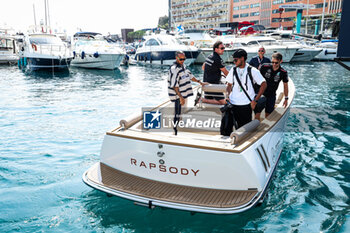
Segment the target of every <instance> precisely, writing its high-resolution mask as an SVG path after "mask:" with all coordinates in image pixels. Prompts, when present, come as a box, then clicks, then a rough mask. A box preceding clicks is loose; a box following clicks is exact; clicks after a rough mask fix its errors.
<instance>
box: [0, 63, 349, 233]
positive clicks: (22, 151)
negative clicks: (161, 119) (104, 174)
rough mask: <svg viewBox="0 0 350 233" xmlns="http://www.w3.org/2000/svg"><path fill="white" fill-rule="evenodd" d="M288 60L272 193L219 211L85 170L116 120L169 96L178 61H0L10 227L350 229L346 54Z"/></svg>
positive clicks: (4, 227) (1, 209) (1, 217)
mask: <svg viewBox="0 0 350 233" xmlns="http://www.w3.org/2000/svg"><path fill="white" fill-rule="evenodd" d="M283 67H284V68H286V69H287V70H288V72H289V76H290V77H291V78H293V81H294V83H295V86H296V90H297V92H296V97H295V100H294V103H293V105H292V109H291V114H290V117H289V121H288V125H287V129H286V134H285V139H284V148H283V152H282V155H281V160H280V163H279V165H278V167H277V170H276V175H275V178H274V180H273V181H272V184H271V186H270V189H269V195H268V196H267V198H266V199H265V202H264V203H263V204H262V205H260V206H258V207H256V208H253V209H251V210H249V211H247V212H244V213H241V214H236V215H210V214H200V213H196V214H191V213H189V212H185V211H178V210H172V209H163V208H155V209H147V208H145V207H141V206H136V205H134V204H133V203H132V202H131V201H128V200H124V199H121V198H118V197H107V195H106V194H104V193H102V192H100V191H97V190H94V189H92V188H90V187H88V186H87V185H85V184H84V183H83V182H82V179H81V177H82V174H83V172H84V171H85V170H87V169H88V168H89V167H90V166H92V165H93V164H94V163H96V162H97V161H98V160H99V152H100V148H101V145H102V140H103V136H104V134H105V132H106V131H107V130H110V129H113V128H115V127H117V126H118V125H119V121H120V120H121V119H123V118H125V117H127V116H129V115H131V114H134V113H135V112H140V111H141V110H140V109H141V107H150V106H156V105H158V104H159V103H160V102H162V101H164V100H167V86H166V85H167V81H166V79H167V72H168V68H167V67H157V66H130V67H121V68H119V69H116V70H114V71H102V70H86V69H78V68H71V69H70V71H69V72H68V71H67V72H63V73H62V72H60V73H52V72H39V73H25V72H22V71H21V70H19V69H18V68H17V67H16V66H11V67H10V66H0V129H1V130H0V232H152V233H153V232H350V220H349V217H350V198H349V196H350V135H349V132H350V104H349V103H350V73H349V71H347V70H346V69H344V68H343V67H341V66H340V65H338V64H336V63H335V62H310V63H294V64H293V63H291V64H284V65H283ZM190 69H191V71H192V72H193V73H194V74H195V76H196V77H199V78H201V77H202V75H203V73H202V70H201V67H200V66H191V67H190ZM218 162H220V161H218Z"/></svg>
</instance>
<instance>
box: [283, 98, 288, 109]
mask: <svg viewBox="0 0 350 233" xmlns="http://www.w3.org/2000/svg"><path fill="white" fill-rule="evenodd" d="M287 105H288V99H285V100H284V102H283V107H284V108H286V107H287Z"/></svg>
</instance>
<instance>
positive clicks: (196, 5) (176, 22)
mask: <svg viewBox="0 0 350 233" xmlns="http://www.w3.org/2000/svg"><path fill="white" fill-rule="evenodd" d="M231 1H232V0H171V1H170V6H169V7H170V20H171V23H170V24H171V27H172V29H176V28H177V27H179V26H180V25H181V26H182V28H183V29H211V28H218V27H219V26H220V23H225V22H229V21H230V16H231V15H232V10H230V9H231Z"/></svg>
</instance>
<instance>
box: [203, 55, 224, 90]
mask: <svg viewBox="0 0 350 233" xmlns="http://www.w3.org/2000/svg"><path fill="white" fill-rule="evenodd" d="M224 67H225V66H224V64H223V61H222V59H221V57H220V56H219V54H217V53H215V52H213V54H211V55H209V56H208V57H207V59H206V60H205V67H204V76H203V81H204V82H208V83H212V84H220V79H221V70H220V69H221V68H224Z"/></svg>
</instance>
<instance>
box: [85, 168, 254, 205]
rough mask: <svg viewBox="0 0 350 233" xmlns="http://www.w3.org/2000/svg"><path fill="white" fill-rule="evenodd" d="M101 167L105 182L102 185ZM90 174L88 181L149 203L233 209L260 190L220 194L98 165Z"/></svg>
mask: <svg viewBox="0 0 350 233" xmlns="http://www.w3.org/2000/svg"><path fill="white" fill-rule="evenodd" d="M99 166H100V170H101V177H102V179H101V180H102V181H99V178H98V177H99V174H98V167H99ZM99 166H95V167H94V168H93V169H91V170H90V171H89V172H88V173H87V178H88V179H89V180H90V181H92V182H94V183H96V184H99V185H103V186H106V187H108V188H111V189H114V190H117V191H121V192H124V193H129V194H133V195H137V196H141V197H145V198H147V199H149V200H160V201H166V202H172V203H179V204H186V205H195V206H204V207H212V208H232V207H238V206H242V205H245V204H246V203H249V202H250V201H251V200H252V199H253V198H254V197H255V196H256V194H257V193H258V191H257V190H244V191H242V190H239V191H238V190H221V189H207V188H196V187H189V186H182V185H175V184H169V183H164V182H159V181H154V180H149V179H145V178H142V177H138V176H134V175H130V174H128V173H124V172H121V171H118V170H116V169H113V168H111V167H109V166H107V165H105V164H104V163H99Z"/></svg>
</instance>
